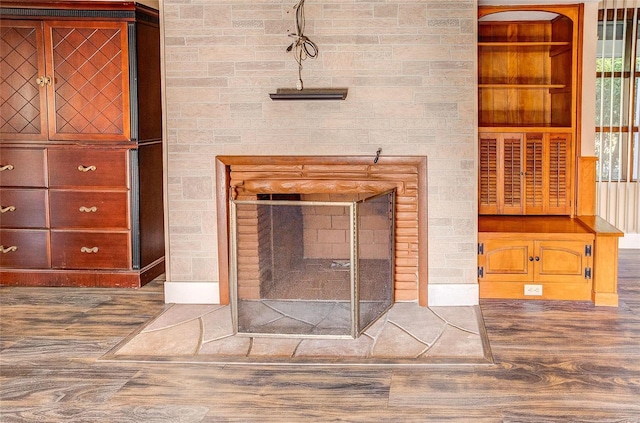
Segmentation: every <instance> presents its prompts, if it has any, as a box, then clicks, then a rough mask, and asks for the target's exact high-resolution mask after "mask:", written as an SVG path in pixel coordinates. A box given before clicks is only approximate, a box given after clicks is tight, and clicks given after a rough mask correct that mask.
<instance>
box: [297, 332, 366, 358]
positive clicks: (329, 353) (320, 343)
mask: <svg viewBox="0 0 640 423" xmlns="http://www.w3.org/2000/svg"><path fill="white" fill-rule="evenodd" d="M372 344H373V340H372V339H371V338H369V337H368V336H360V337H359V338H356V339H303V340H302V342H300V345H299V346H298V350H297V351H296V354H295V357H330V358H341V357H342V358H349V357H360V358H364V357H367V356H368V355H369V352H370V350H371V346H372Z"/></svg>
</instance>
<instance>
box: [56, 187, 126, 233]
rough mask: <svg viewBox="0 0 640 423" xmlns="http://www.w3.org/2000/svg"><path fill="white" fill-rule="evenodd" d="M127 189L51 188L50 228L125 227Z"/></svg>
mask: <svg viewBox="0 0 640 423" xmlns="http://www.w3.org/2000/svg"><path fill="white" fill-rule="evenodd" d="M127 199H128V192H101V191H57V190H51V192H50V201H51V203H50V204H51V227H52V228H87V229H88V228H96V229H97V228H99V229H114V228H115V229H127V228H128V227H129V219H128V217H129V208H128V206H127V204H128V201H127Z"/></svg>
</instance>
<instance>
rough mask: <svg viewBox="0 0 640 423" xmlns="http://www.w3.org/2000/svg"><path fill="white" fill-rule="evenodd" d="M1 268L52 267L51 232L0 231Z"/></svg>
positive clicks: (26, 230)
mask: <svg viewBox="0 0 640 423" xmlns="http://www.w3.org/2000/svg"><path fill="white" fill-rule="evenodd" d="M0 245H1V246H2V251H0V267H6V268H20V269H47V268H49V267H51V266H50V257H49V253H48V251H49V249H48V245H49V231H46V230H32V229H21V230H15V229H3V230H1V231H0Z"/></svg>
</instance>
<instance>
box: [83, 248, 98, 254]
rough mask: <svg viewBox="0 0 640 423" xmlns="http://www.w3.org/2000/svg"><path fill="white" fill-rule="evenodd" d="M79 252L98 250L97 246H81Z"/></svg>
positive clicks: (95, 251)
mask: <svg viewBox="0 0 640 423" xmlns="http://www.w3.org/2000/svg"><path fill="white" fill-rule="evenodd" d="M80 252H81V253H97V252H98V247H92V248H89V247H82V248H80Z"/></svg>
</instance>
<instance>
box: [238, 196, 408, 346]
mask: <svg viewBox="0 0 640 423" xmlns="http://www.w3.org/2000/svg"><path fill="white" fill-rule="evenodd" d="M395 192H396V190H395V189H392V190H388V191H384V192H380V193H372V194H360V195H354V196H355V197H357V198H356V199H353V200H351V201H332V200H328V201H324V200H323V201H315V200H305V199H303V198H304V197H305V196H306V198H313V196H314V195H313V194H301V195H299V196H300V197H301V199H300V200H298V199H296V200H291V199H274V198H289V197H290V196H291V195H288V196H287V195H281V196H278V195H275V194H274V195H268V196H267V197H268V199H260V197H261V196H257V198H258V199H255V200H253V199H251V200H237V199H230V226H231V227H230V269H229V270H230V272H229V276H230V294H231V306H232V317H233V326H234V331H235V333H236V334H238V335H246V336H276V337H310V338H347V339H351V338H356V337H358V336H359V335H360V334H361V333H363V332H364V331H365V330H366V329H367V328H368V327H369V326H371V325H372V324H373V323H375V321H376V320H378V318H380V317H381V316H382V315H383V314H384V313H386V312H387V311H388V310H389V308H390V307H391V306H392V305H393V269H394V257H395V254H394V239H395V237H394V226H395V224H394V222H395V216H394V210H395V204H394V203H395ZM320 195H323V196H324V197H327V196H328V195H327V194H320ZM294 196H295V194H294ZM342 197H344V196H342ZM341 207H342V208H344V210H346V211H347V213H344V214H346V217H347V218H348V221H349V224H348V232H347V234H348V240H347V241H346V244H347V246H348V258H347V259H344V258H343V257H339V258H337V259H334V258H327V257H324V258H323V259H318V260H315V261H314V260H313V259H309V258H308V257H307V255H306V251H305V253H302V255H303V256H304V257H303V260H302V261H304V262H305V266H306V267H304V269H303V270H302V271H300V270H297V272H298V273H295V272H294V276H291V274H287V276H286V279H288V281H286V282H283V281H282V280H280V279H284V278H281V277H280V276H276V274H282V273H283V272H284V271H283V270H282V269H280V268H279V267H285V266H276V265H275V264H274V263H275V260H278V259H277V258H275V257H280V261H283V260H284V261H287V260H288V261H290V262H296V263H298V262H300V261H301V260H297V261H296V259H295V258H293V257H291V256H293V255H294V254H289V255H288V254H287V253H286V252H285V253H283V252H282V250H281V251H278V248H280V249H282V248H283V247H282V246H280V245H278V240H281V239H282V238H281V237H279V236H278V235H277V232H276V231H277V230H278V229H280V230H281V231H283V232H286V233H288V235H287V234H285V235H284V237H285V238H286V237H287V236H289V239H290V238H291V235H292V234H291V232H295V231H296V227H297V228H298V230H299V231H303V230H304V228H303V226H304V222H303V219H302V217H300V222H302V223H300V222H299V223H296V222H295V221H296V220H298V218H296V217H293V218H292V217H291V215H290V213H292V212H294V211H295V213H296V214H298V215H300V216H302V213H305V212H310V211H312V210H322V211H323V212H324V210H333V211H336V210H339V208H341ZM324 208H327V209H324ZM328 208H330V209H328ZM363 209H364V211H363ZM281 210H282V211H284V212H281ZM274 211H275V212H274ZM383 212H384V216H383ZM239 213H240V217H239ZM277 213H281V215H279V214H277ZM310 213H311V212H310ZM313 213H318V212H316V211H313ZM376 213H377V214H376ZM274 216H275V219H274ZM382 217H384V218H385V219H388V222H387V224H388V226H387V227H386V228H384V227H381V222H382V221H383V219H382ZM274 220H276V221H277V220H279V221H281V222H282V223H277V222H276V223H274ZM329 220H330V219H329ZM265 221H266V223H264V222H265ZM245 222H247V223H248V224H246V223H245ZM343 222H344V219H343ZM369 222H375V223H369ZM251 225H253V226H254V227H253V228H251V227H250V226H251ZM261 225H262V226H264V225H266V226H267V227H268V228H269V229H268V230H262V229H261V228H260V226H261ZM345 226H346V225H345ZM372 226H376V230H377V231H378V232H375V233H376V235H375V236H374V235H372V234H373V233H374V231H373V230H371V229H370V228H371V227H372ZM345 230H346V229H345ZM365 231H366V233H365ZM261 232H264V234H261ZM247 234H248V235H247ZM274 234H275V235H274ZM363 234H365V235H363ZM380 234H382V235H380ZM247 236H249V237H250V239H251V242H248V243H247V242H239V238H242V237H244V238H242V239H246V237H247ZM294 236H295V234H294ZM304 236H305V235H302V234H301V235H300V237H304ZM365 238H366V239H367V242H374V243H375V240H377V242H378V244H379V245H378V246H377V247H376V246H375V245H362V244H361V243H362V242H364V241H363V240H364V239H365ZM374 238H375V240H374V241H371V240H372V239H374ZM384 238H387V239H386V240H385V239H384ZM296 239H301V238H296ZM297 242H300V241H297ZM385 242H386V243H387V245H386V246H385ZM240 244H243V246H242V248H239V246H240ZM280 244H282V242H280ZM247 245H248V246H249V247H248V248H247ZM371 247H376V248H373V249H372V248H371ZM290 248H295V246H290ZM345 248H346V247H345ZM383 248H386V251H387V252H386V253H385V255H384V257H382V256H379V254H380V253H379V252H377V253H376V252H374V253H371V252H370V251H380V250H381V249H383ZM300 249H302V250H305V247H304V246H301V245H298V250H300ZM285 251H286V250H285ZM297 253H300V251H297ZM343 254H344V253H343ZM374 256H375V257H374ZM283 257H284V258H283ZM371 257H374V258H376V259H372V258H371ZM380 257H381V258H380ZM327 261H329V262H330V265H329V266H327ZM246 263H249V264H248V265H245V264H246ZM239 266H240V267H239ZM295 266H297V264H296V265H295ZM295 266H291V267H295ZM323 266H324V267H323ZM328 268H330V269H328ZM247 269H249V270H248V271H247ZM309 269H319V270H318V273H317V274H314V271H315V270H309ZM289 270H290V269H289ZM323 272H324V273H323ZM331 272H333V274H331ZM347 272H348V292H346V291H347V288H344V289H343V288H342V285H341V287H340V288H336V287H334V286H332V285H331V283H334V282H335V281H329V280H328V279H323V278H339V279H340V282H338V283H340V284H342V283H343V282H342V281H343V278H344V275H345V273H347ZM339 273H341V274H342V275H339ZM296 275H297V276H296ZM299 276H302V278H304V279H308V278H315V280H313V284H314V286H315V287H316V288H318V289H320V290H322V289H324V291H323V292H324V293H323V294H322V295H321V296H319V297H309V298H292V297H291V295H287V294H286V291H287V289H296V288H295V287H293V288H292V285H291V284H297V283H299V280H300V279H296V278H297V277H299ZM276 279H277V281H275V282H274V280H276ZM378 279H379V280H381V282H380V281H379V280H378ZM278 283H280V285H278V286H280V289H275V288H274V289H269V291H270V292H271V293H270V294H266V293H265V291H267V288H265V286H273V285H274V284H278ZM344 283H345V285H344V286H347V282H344ZM376 283H377V284H378V285H380V286H372V284H376ZM270 284H271V285H270ZM283 284H284V286H283ZM287 284H288V286H287ZM301 285H302V283H301ZM273 291H278V292H276V294H273V293H272V292H273ZM282 292H285V294H284V295H282V296H281V297H279V295H280V294H282ZM318 292H320V291H318ZM345 293H346V295H348V296H349V297H348V298H345V297H344V296H345ZM296 295H299V294H296ZM327 295H328V296H327ZM331 295H335V297H334V298H332V297H331ZM347 305H348V306H347Z"/></svg>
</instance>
